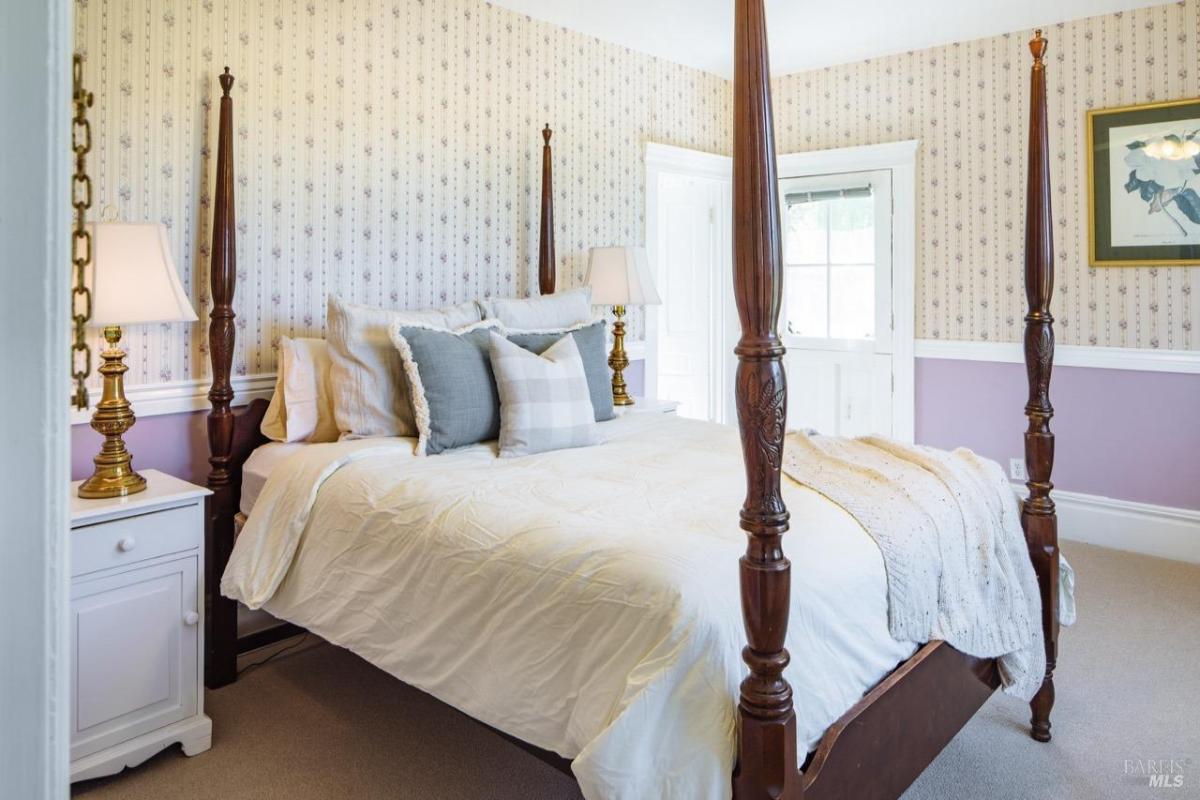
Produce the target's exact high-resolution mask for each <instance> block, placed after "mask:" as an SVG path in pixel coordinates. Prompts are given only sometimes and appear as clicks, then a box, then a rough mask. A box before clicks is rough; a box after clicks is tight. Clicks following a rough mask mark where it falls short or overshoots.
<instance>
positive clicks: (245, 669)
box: [237, 632, 308, 678]
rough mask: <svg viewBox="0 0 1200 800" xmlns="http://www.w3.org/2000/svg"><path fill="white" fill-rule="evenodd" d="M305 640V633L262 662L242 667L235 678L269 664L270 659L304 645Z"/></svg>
mask: <svg viewBox="0 0 1200 800" xmlns="http://www.w3.org/2000/svg"><path fill="white" fill-rule="evenodd" d="M306 639H308V633H307V632H306V633H305V634H304V635H303V636H301V637H300V638H299V639H298V640H297V641H295V642H292V643H291V644H289V645H288V646H287V647H282V648H280V649H278V650H276V651H275V652H274V653H271V655H269V656H267V657H266V658H264V659H263V660H262V661H255V662H254V663H253V664H247V665H246V666H244V667H242V668H241V669H239V670H238V671H237V677H239V678H240V677H242V675H244V674H245V673H247V672H249V671H250V670H252V669H254V668H255V667H261V666H262V665H263V664H267V663H270V662H271V660H272V659H274V658H276V657H278V656H281V655H283V654H284V653H286V652H288V651H289V650H295V649H296V648H297V647H299V646H300V645H302V644H304V642H305V640H306Z"/></svg>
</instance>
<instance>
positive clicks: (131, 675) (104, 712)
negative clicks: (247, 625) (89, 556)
mask: <svg viewBox="0 0 1200 800" xmlns="http://www.w3.org/2000/svg"><path fill="white" fill-rule="evenodd" d="M196 560H197V559H196V556H195V555H194V554H193V555H188V556H184V557H181V558H176V559H174V560H167V561H163V560H158V561H152V562H148V563H147V565H146V566H140V567H131V568H130V569H129V570H127V571H123V572H119V573H117V574H112V573H111V571H110V572H108V573H105V574H103V575H102V576H100V577H95V578H91V579H88V578H82V579H81V578H76V579H75V581H74V583H73V585H72V587H71V617H72V631H71V633H72V642H73V644H74V647H73V648H72V663H71V673H72V701H73V702H72V710H73V712H74V714H73V718H72V729H71V759H72V760H73V761H74V760H75V759H78V758H81V757H83V756H86V755H89V754H91V753H94V752H97V751H99V750H103V749H104V748H106V747H109V746H111V745H113V744H117V743H120V742H123V741H126V740H128V739H130V738H132V737H134V736H138V735H140V734H143V733H146V732H148V731H153V730H156V729H158V728H161V727H163V726H164V725H170V724H171V723H173V722H177V721H179V720H183V719H186V718H188V717H190V716H193V715H195V714H196V713H197V700H198V698H197V685H196V677H195V676H196V674H197V670H198V669H199V653H198V650H197V645H198V639H197V637H198V627H199V626H198V625H197V622H198V614H197V613H196V612H198V610H199V602H200V600H199V597H198V596H197V595H198V584H197V575H196V567H197V565H196Z"/></svg>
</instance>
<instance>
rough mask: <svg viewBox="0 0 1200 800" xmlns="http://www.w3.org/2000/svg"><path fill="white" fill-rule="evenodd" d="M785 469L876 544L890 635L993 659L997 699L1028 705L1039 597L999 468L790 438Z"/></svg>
mask: <svg viewBox="0 0 1200 800" xmlns="http://www.w3.org/2000/svg"><path fill="white" fill-rule="evenodd" d="M783 471H784V472H785V473H787V474H788V475H789V476H791V477H792V478H794V479H795V480H796V481H798V482H800V483H801V484H803V485H805V486H808V487H810V488H812V489H813V490H815V491H817V492H819V493H820V494H822V495H824V496H826V497H828V498H829V499H830V500H832V501H833V502H834V503H837V504H838V505H840V506H841V507H842V508H844V509H846V511H848V512H849V513H850V514H851V515H852V516H853V517H854V518H855V519H857V520H858V522H859V524H860V525H862V526H863V528H865V529H866V531H867V533H868V534H869V535H870V536H871V538H872V539H874V540H875V542H876V543H877V544H878V545H879V549H880V551H881V552H882V553H883V563H884V568H885V569H886V571H887V581H888V627H889V629H890V632H891V634H892V636H893V637H895V638H896V639H898V640H901V641H911V642H928V641H931V640H934V639H943V640H945V641H946V642H949V643H950V644H951V645H953V646H954V647H955V648H957V649H958V650H961V651H962V652H964V653H966V654H968V655H972V656H978V657H980V658H993V657H994V658H998V659H999V665H1000V676H1001V679H1002V681H1003V685H1004V689H1005V691H1006V692H1008V693H1009V694H1012V695H1016V696H1017V697H1020V698H1022V699H1025V700H1028V699H1030V698H1032V697H1033V695H1034V694H1035V693H1036V692H1037V690H1038V688H1039V687H1040V686H1041V685H1042V678H1043V676H1044V674H1045V671H1046V653H1045V648H1044V645H1043V641H1042V626H1041V616H1042V615H1041V595H1040V593H1039V591H1038V584H1037V576H1036V575H1035V574H1034V571H1033V566H1032V564H1031V563H1030V561H1029V552H1028V549H1027V548H1026V544H1025V536H1024V533H1023V531H1022V528H1021V520H1020V514H1019V509H1018V505H1017V500H1016V497H1015V495H1014V494H1013V491H1012V487H1011V486H1010V484H1009V482H1008V480H1007V478H1006V477H1005V475H1004V472H1003V471H1002V470H1001V469H1000V466H999V465H998V464H996V463H995V462H992V461H989V460H987V459H984V458H980V457H979V456H977V455H975V454H974V453H972V452H971V451H970V450H966V449H959V450H955V451H954V452H946V451H944V450H935V449H933V448H930V447H918V446H914V445H906V444H901V443H899V442H895V441H891V440H889V439H884V438H879V437H863V438H860V439H843V438H836V437H829V436H818V435H811V436H810V435H806V434H803V433H791V434H789V435H788V437H787V444H786V447H785V448H784V459H783Z"/></svg>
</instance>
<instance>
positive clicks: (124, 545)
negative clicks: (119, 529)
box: [117, 536, 137, 553]
mask: <svg viewBox="0 0 1200 800" xmlns="http://www.w3.org/2000/svg"><path fill="white" fill-rule="evenodd" d="M135 547H137V539H134V538H133V537H132V536H126V537H125V538H124V539H122V540H121V541H119V542H117V549H118V550H120V551H121V552H122V553H128V552H129V551H130V550H132V549H133V548H135Z"/></svg>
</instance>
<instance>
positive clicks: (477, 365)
mask: <svg viewBox="0 0 1200 800" xmlns="http://www.w3.org/2000/svg"><path fill="white" fill-rule="evenodd" d="M491 330H492V329H491V326H487V325H484V324H483V323H481V324H480V327H474V328H470V329H468V330H465V331H460V332H457V333H455V332H452V331H441V330H434V329H432V328H424V327H414V326H405V325H403V324H399V323H398V324H395V325H393V326H392V329H391V331H390V333H391V337H392V342H393V344H395V345H396V349H397V350H398V351H399V352H400V360H401V362H402V365H403V369H404V373H405V376H406V377H407V379H408V384H409V387H410V392H411V398H412V405H413V416H414V418H415V421H416V428H417V455H434V454H436V453H440V452H442V451H443V450H450V449H452V448H455V447H465V446H466V445H470V444H476V443H478V442H486V441H489V440H491V439H495V438H496V437H497V436H498V435H499V434H500V398H499V395H498V394H497V393H496V379H495V378H494V377H493V376H492V364H491V359H490V350H489V337H490V336H491Z"/></svg>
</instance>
